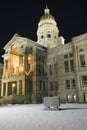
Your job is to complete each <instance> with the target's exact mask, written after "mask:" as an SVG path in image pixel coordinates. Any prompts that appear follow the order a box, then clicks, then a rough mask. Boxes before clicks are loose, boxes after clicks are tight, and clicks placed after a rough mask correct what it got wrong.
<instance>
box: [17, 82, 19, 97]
mask: <svg viewBox="0 0 87 130" xmlns="http://www.w3.org/2000/svg"><path fill="white" fill-rule="evenodd" d="M17 95H19V80H18V81H17Z"/></svg>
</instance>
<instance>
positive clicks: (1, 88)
mask: <svg viewBox="0 0 87 130" xmlns="http://www.w3.org/2000/svg"><path fill="white" fill-rule="evenodd" d="M3 86H4V83H3V82H2V86H1V97H3Z"/></svg>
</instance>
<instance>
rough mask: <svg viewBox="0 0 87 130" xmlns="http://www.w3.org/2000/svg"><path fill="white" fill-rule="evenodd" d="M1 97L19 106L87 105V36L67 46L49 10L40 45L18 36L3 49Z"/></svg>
mask: <svg viewBox="0 0 87 130" xmlns="http://www.w3.org/2000/svg"><path fill="white" fill-rule="evenodd" d="M4 50H5V54H4V55H3V59H4V69H3V76H2V86H1V96H2V97H7V96H9V95H13V97H14V99H15V102H16V103H41V102H42V101H43V97H44V96H57V95H59V96H60V100H61V102H64V103H65V102H87V58H86V57H87V33H85V34H83V35H80V36H76V37H74V38H72V40H71V42H69V43H67V44H65V40H64V38H63V37H62V36H59V29H58V27H57V23H56V21H55V19H54V17H53V16H52V15H51V14H50V10H49V9H48V8H47V7H46V9H45V10H44V14H43V16H42V17H41V19H40V21H39V23H38V29H37V42H34V41H32V40H30V39H28V38H24V37H21V36H20V35H18V34H15V35H14V36H13V38H12V39H11V40H10V41H9V42H8V43H7V44H6V46H5V47H4Z"/></svg>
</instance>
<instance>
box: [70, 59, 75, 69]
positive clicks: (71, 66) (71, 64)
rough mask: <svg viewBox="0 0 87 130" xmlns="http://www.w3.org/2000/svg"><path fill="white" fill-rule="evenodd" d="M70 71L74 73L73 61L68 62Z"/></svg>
mask: <svg viewBox="0 0 87 130" xmlns="http://www.w3.org/2000/svg"><path fill="white" fill-rule="evenodd" d="M70 70H71V71H74V61H73V60H70Z"/></svg>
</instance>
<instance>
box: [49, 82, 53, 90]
mask: <svg viewBox="0 0 87 130" xmlns="http://www.w3.org/2000/svg"><path fill="white" fill-rule="evenodd" d="M50 91H53V82H50Z"/></svg>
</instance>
